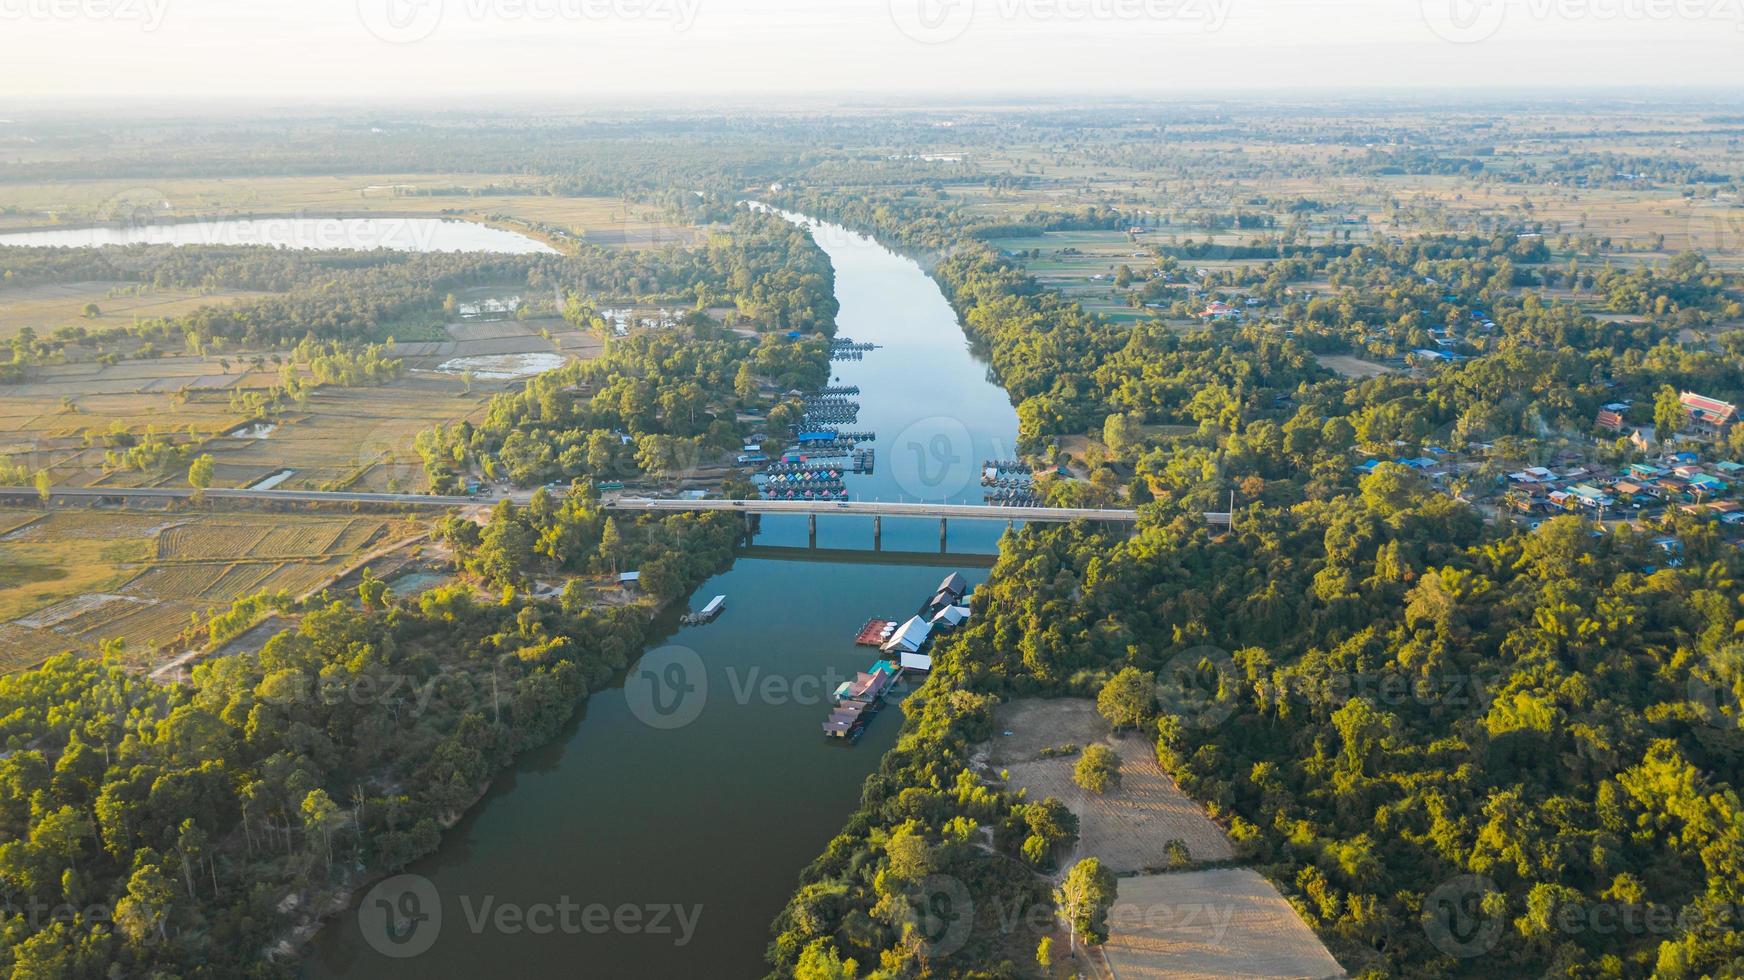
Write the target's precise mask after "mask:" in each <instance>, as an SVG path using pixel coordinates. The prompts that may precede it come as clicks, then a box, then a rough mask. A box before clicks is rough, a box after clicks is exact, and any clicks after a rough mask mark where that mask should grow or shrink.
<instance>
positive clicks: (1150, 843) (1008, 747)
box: [987, 699, 1235, 874]
mask: <svg viewBox="0 0 1744 980" xmlns="http://www.w3.org/2000/svg"><path fill="white" fill-rule="evenodd" d="M995 719H996V721H997V723H998V726H999V731H1000V732H1001V734H999V735H996V736H994V741H993V743H992V744H991V745H990V746H988V749H987V752H988V760H989V764H990V765H992V766H993V767H994V768H996V769H1005V770H1007V771H1009V773H1010V776H1011V779H1010V781H1011V785H1013V786H1015V787H1020V788H1022V789H1025V790H1028V792H1029V796H1030V798H1031V799H1038V800H1039V799H1042V798H1044V797H1049V796H1052V797H1054V798H1056V799H1058V800H1059V801H1060V802H1062V803H1064V804H1065V805H1066V806H1067V807H1068V808H1070V809H1071V811H1072V812H1073V813H1075V814H1077V816H1078V843H1077V845H1076V847H1075V848H1074V849H1073V852H1072V853H1071V854H1070V855H1069V856H1068V857H1066V858H1065V859H1064V860H1063V861H1062V862H1061V866H1062V867H1070V866H1071V865H1072V864H1073V863H1074V862H1076V861H1078V860H1079V859H1080V858H1083V857H1088V856H1094V857H1096V858H1098V859H1099V860H1101V861H1102V863H1103V864H1104V865H1107V866H1108V867H1109V869H1111V870H1113V871H1114V872H1115V873H1117V874H1122V873H1130V872H1140V871H1153V870H1161V869H1166V868H1169V867H1170V866H1171V865H1170V858H1169V852H1168V848H1167V845H1168V843H1169V841H1171V840H1180V841H1182V842H1184V843H1185V844H1186V845H1187V854H1188V857H1189V858H1190V859H1191V860H1192V861H1195V862H1211V861H1228V860H1230V859H1232V858H1234V857H1235V852H1234V850H1233V848H1231V847H1230V844H1229V840H1228V838H1226V837H1224V836H1223V831H1222V830H1221V829H1219V828H1218V826H1217V825H1216V824H1214V823H1212V822H1211V819H1210V818H1209V817H1207V816H1206V815H1205V811H1204V809H1202V808H1201V807H1200V806H1199V804H1197V803H1195V802H1194V801H1193V800H1192V799H1190V798H1189V797H1188V796H1187V795H1186V794H1185V793H1183V792H1181V789H1180V787H1179V786H1176V785H1175V781H1174V780H1173V779H1171V778H1170V777H1169V775H1168V774H1167V773H1165V772H1164V771H1163V768H1162V766H1160V765H1158V764H1157V759H1156V752H1155V749H1154V747H1153V746H1152V744H1151V743H1150V741H1149V740H1148V739H1146V738H1143V737H1142V736H1138V735H1130V734H1129V735H1122V736H1111V735H1110V734H1109V731H1108V724H1107V722H1105V721H1103V719H1102V716H1101V715H1098V714H1097V713H1096V705H1095V703H1094V702H1092V701H1089V700H1086V699H1059V700H1049V701H1040V700H1028V701H1016V702H1012V703H1010V704H1006V705H1002V706H1000V708H999V711H998V713H997V714H996V715H995ZM1007 731H1009V732H1011V734H1010V735H1005V734H1003V733H1004V732H1007ZM1092 742H1101V743H1103V744H1105V745H1108V746H1109V747H1111V748H1113V749H1114V750H1115V752H1117V753H1118V754H1119V755H1120V785H1118V786H1116V787H1113V788H1111V789H1109V790H1108V792H1107V793H1104V794H1097V793H1092V792H1090V791H1088V790H1085V789H1082V788H1081V787H1079V786H1078V784H1077V783H1074V782H1073V781H1072V769H1073V767H1074V766H1076V765H1077V762H1078V753H1076V752H1074V753H1071V754H1063V755H1052V756H1044V755H1043V752H1044V751H1045V750H1047V749H1050V748H1058V747H1060V746H1064V745H1076V746H1080V747H1081V746H1084V745H1088V744H1090V743H1092Z"/></svg>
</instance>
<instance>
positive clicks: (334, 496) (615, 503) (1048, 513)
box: [0, 487, 1138, 523]
mask: <svg viewBox="0 0 1744 980" xmlns="http://www.w3.org/2000/svg"><path fill="white" fill-rule="evenodd" d="M36 495H37V492H36V490H35V489H33V488H30V487H0V496H3V497H13V498H34V497H35V496H36ZM52 495H53V496H54V497H56V498H61V499H85V500H89V499H93V498H115V499H122V500H128V499H133V500H186V499H188V498H190V497H192V496H194V491H193V490H190V489H182V488H176V487H66V488H59V487H57V488H55V489H54V491H53V492H52ZM205 495H206V497H207V498H209V499H213V500H260V501H275V500H276V501H284V502H294V503H335V504H348V503H349V504H389V505H397V506H404V507H475V506H485V507H488V506H490V505H491V504H493V503H495V499H494V498H475V497H443V496H437V495H434V494H422V493H364V492H357V491H327V490H243V489H211V490H207V491H205ZM530 496H531V494H529V493H525V492H522V493H516V494H513V495H511V499H513V500H516V501H518V502H522V503H524V502H525V501H526V500H527V499H528V498H529V497H530ZM601 506H602V507H604V508H605V509H606V510H613V511H620V512H650V513H658V512H681V511H682V512H696V511H715V510H718V511H727V512H729V513H738V514H800V515H805V514H820V515H823V514H838V515H852V516H861V517H934V518H949V519H960V520H985V521H1041V522H1053V523H1064V522H1066V521H1077V520H1086V521H1116V522H1122V523H1132V522H1134V521H1137V520H1138V511H1136V510H1101V509H1096V508H1067V507H993V506H989V505H985V504H925V503H898V502H892V501H874V500H843V501H807V500H663V499H653V498H647V497H617V498H607V499H606V500H604V501H602V502H601Z"/></svg>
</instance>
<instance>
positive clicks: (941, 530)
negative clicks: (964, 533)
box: [939, 517, 945, 555]
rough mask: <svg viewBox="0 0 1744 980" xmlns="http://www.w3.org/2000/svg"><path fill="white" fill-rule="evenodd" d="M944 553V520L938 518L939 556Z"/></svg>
mask: <svg viewBox="0 0 1744 980" xmlns="http://www.w3.org/2000/svg"><path fill="white" fill-rule="evenodd" d="M944 553H945V519H944V518H943V517H941V518H939V554H941V555H942V554H944Z"/></svg>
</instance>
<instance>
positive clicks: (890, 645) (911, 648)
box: [882, 616, 933, 654]
mask: <svg viewBox="0 0 1744 980" xmlns="http://www.w3.org/2000/svg"><path fill="white" fill-rule="evenodd" d="M932 632H933V626H932V624H931V623H929V622H927V621H926V620H924V619H922V618H920V617H919V616H910V617H908V622H906V623H903V624H902V625H901V626H898V627H897V628H896V632H894V633H892V634H890V639H888V640H885V641H884V646H883V647H882V649H883V650H884V652H885V653H896V654H902V653H919V652H920V651H921V648H922V647H924V646H926V642H927V638H928V637H930V636H931V635H932Z"/></svg>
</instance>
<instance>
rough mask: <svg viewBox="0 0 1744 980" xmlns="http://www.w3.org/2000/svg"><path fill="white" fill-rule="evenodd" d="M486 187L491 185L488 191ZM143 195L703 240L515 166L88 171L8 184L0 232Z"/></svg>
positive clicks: (630, 240)
mask: <svg viewBox="0 0 1744 980" xmlns="http://www.w3.org/2000/svg"><path fill="white" fill-rule="evenodd" d="M480 192H488V193H480ZM142 196H149V197H150V198H152V199H156V200H161V201H167V202H168V203H169V209H168V213H169V214H171V215H173V216H175V217H177V218H220V217H233V216H236V215H243V214H253V215H267V214H295V213H306V214H309V215H338V214H344V215H428V216H431V217H452V218H472V219H481V220H488V221H493V222H498V223H502V224H505V225H507V226H509V227H514V226H515V225H516V224H517V223H519V222H535V223H538V224H543V225H550V226H555V227H559V228H563V229H565V230H567V231H568V232H569V233H570V234H572V235H574V236H575V237H577V238H582V239H585V240H586V241H589V242H593V243H595V244H599V245H610V246H618V247H628V248H658V247H661V246H665V245H684V244H689V243H691V242H693V241H695V240H696V238H697V236H698V232H697V231H696V230H695V229H693V228H687V227H685V226H682V225H673V224H670V223H667V222H665V221H662V220H660V219H659V218H657V217H654V216H653V215H652V213H651V211H652V209H649V208H643V207H639V206H636V205H632V204H628V203H626V202H625V201H623V200H621V199H618V198H611V197H570V196H567V195H557V194H545V193H541V188H540V187H539V184H538V183H537V182H536V181H533V180H530V179H528V178H526V177H523V176H519V175H515V174H497V175H491V174H358V175H337V176H330V175H322V176H292V177H236V178H193V179H167V180H154V181H152V182H151V184H150V186H149V187H142V186H140V184H139V182H138V181H115V180H81V181H69V182H66V183H61V184H15V185H9V186H7V187H6V188H4V189H3V190H0V206H4V205H11V206H14V207H17V208H19V209H20V211H21V212H22V213H18V214H10V215H0V231H5V230H16V229H20V228H36V227H44V226H47V225H50V224H61V225H69V226H76V225H77V224H79V223H81V222H88V221H90V220H92V219H93V218H94V217H96V216H97V215H100V214H104V213H107V212H108V211H110V210H113V208H114V202H115V201H117V200H135V199H138V198H140V197H142Z"/></svg>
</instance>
